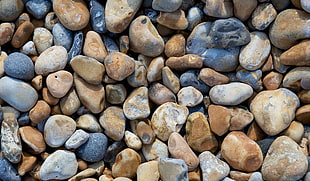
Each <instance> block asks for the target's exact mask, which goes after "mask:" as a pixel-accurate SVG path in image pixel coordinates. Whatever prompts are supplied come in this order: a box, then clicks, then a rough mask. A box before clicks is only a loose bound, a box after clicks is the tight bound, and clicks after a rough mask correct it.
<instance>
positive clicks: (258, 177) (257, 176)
mask: <svg viewBox="0 0 310 181" xmlns="http://www.w3.org/2000/svg"><path fill="white" fill-rule="evenodd" d="M249 181H263V176H262V174H261V172H253V173H252V174H251V176H250V178H249Z"/></svg>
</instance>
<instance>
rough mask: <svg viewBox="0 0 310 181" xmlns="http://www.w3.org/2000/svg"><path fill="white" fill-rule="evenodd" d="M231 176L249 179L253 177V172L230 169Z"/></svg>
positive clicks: (240, 179) (244, 179)
mask: <svg viewBox="0 0 310 181" xmlns="http://www.w3.org/2000/svg"><path fill="white" fill-rule="evenodd" d="M229 177H230V178H231V179H234V180H238V181H248V180H249V179H250V177H251V173H245V172H239V171H230V172H229Z"/></svg>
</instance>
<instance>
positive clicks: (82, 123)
mask: <svg viewBox="0 0 310 181" xmlns="http://www.w3.org/2000/svg"><path fill="white" fill-rule="evenodd" d="M76 127H77V128H81V129H84V130H86V131H90V132H95V133H96V132H102V128H101V126H100V124H99V122H98V120H97V118H96V117H95V116H94V115H92V114H83V115H82V116H80V117H79V118H78V119H77V121H76Z"/></svg>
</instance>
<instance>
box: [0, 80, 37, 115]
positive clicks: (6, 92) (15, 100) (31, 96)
mask: <svg viewBox="0 0 310 181" xmlns="http://www.w3.org/2000/svg"><path fill="white" fill-rule="evenodd" d="M0 85H1V86H0V98H1V99H3V100H4V101H5V102H6V103H8V104H10V105H11V106H13V107H14V108H15V109H17V110H19V111H22V112H26V111H29V110H30V109H31V108H32V107H33V106H34V105H35V104H36V102H37V100H38V94H37V92H36V90H35V89H34V88H33V87H31V86H30V85H29V84H28V83H26V82H23V81H21V80H17V79H14V78H11V77H8V76H4V77H2V78H1V79H0ZM15 95H20V96H15Z"/></svg>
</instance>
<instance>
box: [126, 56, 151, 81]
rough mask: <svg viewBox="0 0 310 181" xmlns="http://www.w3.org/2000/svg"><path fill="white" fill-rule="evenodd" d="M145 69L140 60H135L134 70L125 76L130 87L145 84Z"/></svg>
mask: <svg viewBox="0 0 310 181" xmlns="http://www.w3.org/2000/svg"><path fill="white" fill-rule="evenodd" d="M146 76H147V69H146V67H145V66H144V65H143V63H142V62H140V61H136V60H135V70H134V72H133V73H132V74H131V75H129V76H128V77H127V82H128V84H129V85H130V86H132V87H140V86H147V85H148V82H147V77H146Z"/></svg>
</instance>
